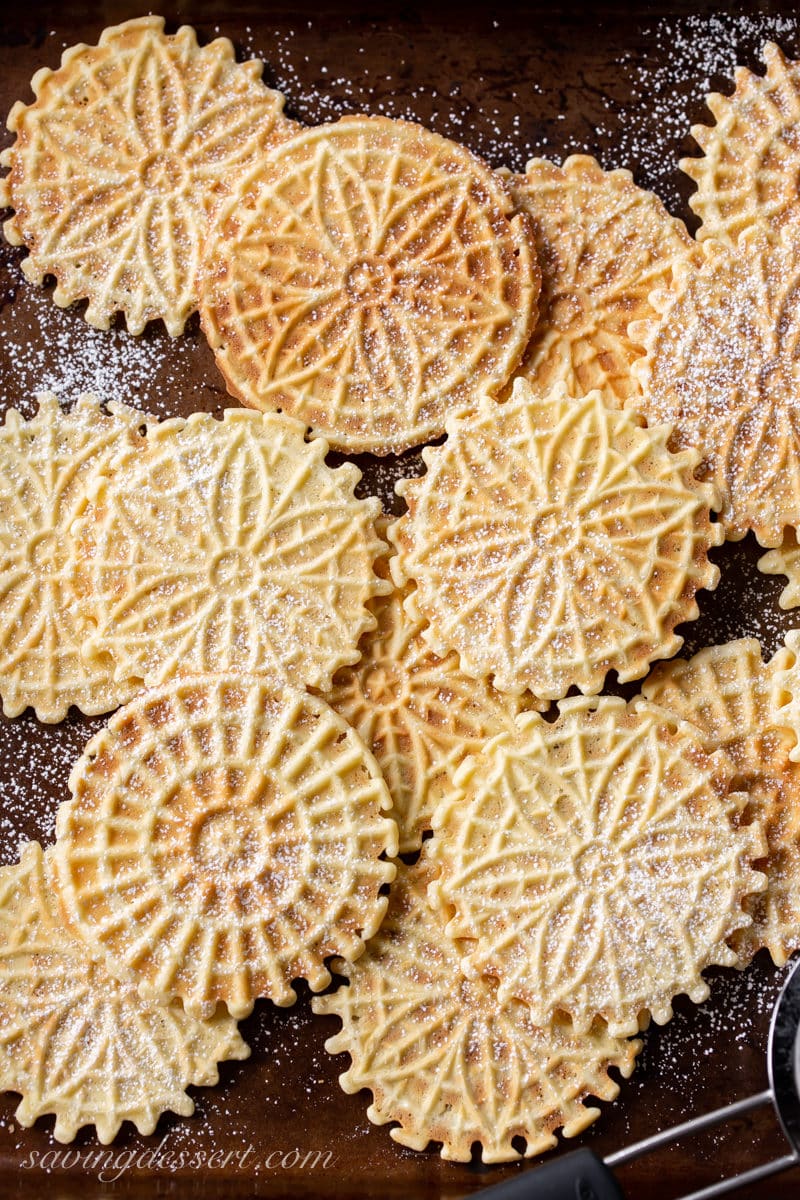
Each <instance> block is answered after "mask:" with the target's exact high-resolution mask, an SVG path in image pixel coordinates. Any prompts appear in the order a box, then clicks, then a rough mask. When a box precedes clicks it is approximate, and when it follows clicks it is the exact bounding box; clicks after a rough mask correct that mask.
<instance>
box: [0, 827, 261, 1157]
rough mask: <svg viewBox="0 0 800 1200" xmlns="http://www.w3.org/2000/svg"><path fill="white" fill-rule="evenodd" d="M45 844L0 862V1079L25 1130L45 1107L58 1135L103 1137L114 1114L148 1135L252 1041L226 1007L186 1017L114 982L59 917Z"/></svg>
mask: <svg viewBox="0 0 800 1200" xmlns="http://www.w3.org/2000/svg"><path fill="white" fill-rule="evenodd" d="M50 855H51V851H47V853H46V854H43V853H42V849H41V847H40V846H39V845H38V844H37V843H36V842H29V843H28V844H27V845H26V846H25V847H24V848H23V849H22V852H21V855H20V861H19V862H18V863H16V864H15V865H14V866H10V867H3V868H0V1089H2V1090H3V1091H10V1092H19V1093H20V1095H21V1096H22V1099H21V1101H20V1103H19V1106H18V1108H17V1110H16V1113H15V1114H14V1115H15V1119H16V1120H17V1121H18V1122H19V1124H20V1125H21V1126H22V1127H23V1128H28V1127H29V1126H31V1125H32V1124H33V1123H34V1121H35V1120H36V1119H37V1118H38V1117H42V1116H46V1115H48V1114H54V1115H55V1118H56V1122H55V1138H56V1140H57V1141H59V1142H71V1141H72V1139H73V1138H74V1137H75V1135H76V1134H77V1132H78V1130H80V1129H81V1128H82V1127H83V1126H86V1125H93V1126H94V1127H95V1129H96V1131H97V1137H98V1139H99V1140H100V1141H101V1142H103V1143H104V1144H105V1143H108V1142H110V1141H112V1139H113V1138H114V1137H115V1136H116V1134H117V1133H118V1131H119V1128H120V1126H121V1125H122V1122H123V1121H132V1122H133V1124H134V1125H135V1126H136V1128H137V1129H138V1131H139V1132H140V1133H144V1134H148V1133H152V1132H153V1131H154V1129H155V1127H156V1122H157V1121H158V1118H159V1116H160V1114H161V1113H163V1112H167V1111H170V1112H175V1113H180V1114H181V1115H182V1116H189V1115H191V1113H192V1112H193V1111H194V1102H193V1101H192V1099H191V1097H190V1096H189V1095H188V1094H187V1091H186V1089H187V1087H188V1086H189V1085H190V1084H191V1085H195V1086H197V1085H209V1084H214V1083H217V1081H218V1078H219V1074H218V1063H220V1062H223V1061H225V1060H227V1059H242V1058H247V1057H248V1055H249V1053H250V1051H249V1049H248V1047H247V1045H246V1044H245V1043H244V1042H243V1041H242V1038H241V1037H240V1036H239V1033H238V1032H237V1029H236V1023H235V1022H234V1021H233V1020H232V1019H231V1018H230V1017H228V1016H223V1015H222V1014H218V1015H215V1016H214V1017H212V1019H211V1020H209V1021H197V1020H195V1019H194V1018H193V1017H190V1016H188V1015H187V1014H186V1013H185V1012H184V1010H183V1008H182V1007H181V1005H180V1004H171V1005H169V1006H166V1007H165V1006H162V1005H160V1004H156V1003H154V1002H153V1001H147V1000H143V999H142V998H141V997H140V996H139V994H138V992H137V991H136V989H135V988H134V987H131V986H130V985H129V984H124V983H120V982H118V981H117V980H116V979H114V978H113V977H112V976H111V975H109V973H108V971H107V970H106V969H105V967H104V966H103V965H102V963H101V962H100V961H99V960H98V957H97V955H96V954H95V953H94V952H92V951H91V950H90V948H89V947H87V946H86V945H85V944H84V943H83V942H82V941H81V940H80V939H79V938H77V937H76V936H75V935H74V934H73V933H72V932H71V931H70V929H69V928H68V926H67V925H66V924H65V923H64V919H63V915H62V913H61V912H60V911H59V904H58V896H57V894H56V892H55V891H54V889H53V873H52V864H51V862H50Z"/></svg>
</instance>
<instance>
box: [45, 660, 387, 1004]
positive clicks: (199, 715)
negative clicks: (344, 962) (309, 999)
mask: <svg viewBox="0 0 800 1200" xmlns="http://www.w3.org/2000/svg"><path fill="white" fill-rule="evenodd" d="M70 789H71V791H72V797H73V798H72V800H71V801H67V802H66V803H65V804H63V805H62V806H61V808H60V809H59V812H58V820H57V826H56V829H57V841H56V846H55V856H56V863H57V866H58V871H59V883H60V891H61V895H62V898H63V903H64V906H65V911H66V913H67V916H68V919H69V920H70V921H71V922H72V924H73V925H74V926H75V928H76V929H77V930H78V931H79V932H80V933H81V935H82V936H83V937H84V938H85V939H86V940H87V942H89V943H90V944H91V945H93V946H94V945H97V946H98V947H99V948H100V949H101V950H102V951H103V952H104V953H105V955H106V958H107V961H108V964H109V967H110V969H111V971H112V972H113V973H114V974H115V975H117V976H119V977H120V978H122V979H126V980H127V979H136V980H138V982H139V989H140V991H141V993H142V995H144V996H146V997H148V998H151V999H156V1000H159V1001H161V1002H162V1003H166V1002H169V1001H170V1000H173V999H181V1000H182V1001H183V1003H184V1007H185V1008H186V1010H187V1012H189V1013H190V1014H191V1015H193V1016H196V1017H207V1016H210V1015H211V1014H212V1013H213V1012H214V1010H215V1006H216V1005H217V1003H220V1002H221V1003H223V1004H225V1005H226V1006H227V1008H228V1011H229V1012H230V1014H231V1015H232V1016H234V1017H237V1018H238V1017H243V1016H246V1015H247V1014H248V1013H249V1012H250V1011H251V1010H252V1008H253V1002H254V1000H255V999H256V998H257V997H259V996H267V997H269V998H270V999H271V1000H273V1001H274V1002H275V1003H276V1004H280V1005H289V1004H293V1003H294V1001H295V999H296V996H295V992H294V989H293V988H292V986H291V984H292V980H295V979H300V978H302V979H306V980H308V983H309V986H310V987H311V989H312V991H320V990H321V989H322V988H324V987H326V986H327V984H328V983H329V982H330V974H329V972H328V970H327V969H326V967H325V961H324V960H325V958H326V957H327V956H329V955H332V954H340V955H342V956H343V957H344V958H346V959H348V960H349V959H352V958H355V957H357V955H358V954H360V953H361V951H362V949H363V946H364V939H365V938H367V937H370V936H371V935H372V934H373V933H374V932H375V930H376V929H377V928H378V926H379V924H380V922H381V918H382V916H383V913H384V911H385V909H386V898H385V897H384V896H381V895H379V892H380V889H381V887H382V886H383V884H384V883H387V882H389V881H391V879H393V877H394V871H395V869H394V866H392V865H391V864H390V863H388V862H385V861H383V860H382V858H381V855H383V854H386V855H389V856H392V855H394V854H396V853H397V827H396V826H395V824H394V822H393V821H391V820H388V819H387V818H386V817H384V816H382V815H381V810H383V809H388V808H390V807H391V800H390V798H389V794H388V792H387V790H386V786H385V784H384V783H383V780H382V779H381V776H380V772H379V770H378V767H377V765H376V763H375V760H374V759H373V757H372V755H371V754H370V753H369V751H368V750H367V749H366V747H365V746H364V744H363V743H362V742H361V740H360V738H359V737H358V736H357V735H356V734H355V733H354V731H353V730H352V729H350V727H349V726H348V725H347V724H346V723H345V722H344V721H343V720H342V718H341V717H339V716H337V714H336V713H334V712H333V711H332V709H330V708H329V707H328V705H326V704H324V703H323V702H322V701H321V700H318V699H316V698H314V697H311V696H308V695H307V694H306V693H304V692H300V691H298V690H296V689H293V688H289V687H285V686H284V685H282V684H278V683H274V682H273V681H270V680H266V679H242V678H241V677H237V676H225V675H222V676H203V677H198V678H195V679H185V680H176V681H174V682H173V683H172V684H171V685H169V686H165V687H164V688H162V689H159V690H156V691H151V692H146V693H144V694H143V695H141V696H140V697H138V698H137V699H136V700H134V701H133V702H132V703H131V704H129V705H128V706H127V707H126V708H123V709H120V711H119V712H118V713H116V714H115V715H114V717H113V718H112V719H111V721H110V722H109V724H108V727H107V728H106V729H104V730H102V731H101V732H100V733H99V734H97V735H96V736H95V737H94V738H92V740H91V741H90V742H89V743H88V745H87V746H86V749H85V751H84V753H83V757H82V758H81V759H80V760H79V761H78V763H77V764H76V766H75V767H74V769H73V771H72V774H71V776H70Z"/></svg>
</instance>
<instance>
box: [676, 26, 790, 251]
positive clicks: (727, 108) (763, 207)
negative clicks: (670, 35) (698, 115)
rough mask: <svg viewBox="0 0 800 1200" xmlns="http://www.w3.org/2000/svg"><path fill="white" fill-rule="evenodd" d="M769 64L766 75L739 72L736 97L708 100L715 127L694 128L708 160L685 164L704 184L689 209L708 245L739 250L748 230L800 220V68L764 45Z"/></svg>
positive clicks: (739, 69)
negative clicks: (799, 188)
mask: <svg viewBox="0 0 800 1200" xmlns="http://www.w3.org/2000/svg"><path fill="white" fill-rule="evenodd" d="M763 57H764V62H765V64H766V68H767V69H766V74H765V75H757V74H756V73H755V72H753V71H748V70H747V69H746V68H745V67H737V68H736V73H735V79H736V87H735V89H734V91H733V94H732V95H730V96H723V95H721V94H720V93H719V92H713V93H712V94H711V95H710V96H707V97H706V104H707V106H708V108H709V109H710V110H711V113H712V115H713V117H714V124H713V125H711V126H708V125H693V126H692V137H693V138H694V140H695V141H696V142H697V144H698V145H699V147H700V149H701V150H702V151H703V154H702V156H701V157H699V158H682V159H681V162H680V167H681V170H682V171H684V172H685V173H686V174H687V175H688V176H689V177H690V178H691V179H693V180H694V182H695V183H696V184H697V191H696V192H695V193H694V194H693V195H692V196H690V197H689V205H690V207H691V208H692V209H693V210H694V212H696V213H697V215H698V217H699V218H700V221H701V225H700V228H699V230H698V231H697V237H698V239H699V240H701V241H702V240H703V239H704V238H712V237H713V238H718V239H719V240H720V241H723V242H726V243H727V244H728V245H730V246H735V245H736V239H737V238H738V236H739V234H740V233H741V232H742V230H744V229H750V228H752V227H753V226H756V225H762V226H767V227H770V228H772V229H780V228H781V227H782V226H783V225H787V224H788V225H795V224H796V222H797V219H798V216H800V205H798V196H797V176H798V173H800V140H798V136H797V131H798V128H800V63H797V62H792V61H791V60H789V59H787V58H786V57H785V55H784V54H783V53H782V51H781V50H780V48H779V47H778V46H776V45H775V43H774V42H766V43H765V45H764V51H763Z"/></svg>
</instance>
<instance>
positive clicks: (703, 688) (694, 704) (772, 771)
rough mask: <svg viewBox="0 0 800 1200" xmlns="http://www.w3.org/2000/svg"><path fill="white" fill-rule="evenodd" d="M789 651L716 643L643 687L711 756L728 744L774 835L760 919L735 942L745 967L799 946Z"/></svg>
mask: <svg viewBox="0 0 800 1200" xmlns="http://www.w3.org/2000/svg"><path fill="white" fill-rule="evenodd" d="M784 666H785V652H783V653H780V654H778V655H776V657H775V658H774V659H772V660H771V662H769V663H768V664H766V665H765V664H764V663H763V662H762V659H761V647H760V645H759V643H758V642H757V641H756V640H755V639H754V638H743V639H741V640H739V641H735V642H728V643H727V644H726V645H724V646H709V647H707V648H706V649H705V650H701V651H700V653H699V654H695V656H694V657H693V658H691V659H689V661H688V662H684V661H681V660H680V659H676V660H674V661H673V662H669V663H660V664H659V666H658V667H656V669H655V670H654V671H653V672H652V674H651V675H650V676H649V678H648V679H647V680H646V681H645V683H644V685H643V687H642V693H643V694H644V696H645V697H646V698H647V699H648V700H650V701H652V702H653V703H654V704H657V705H659V706H661V707H663V708H665V709H667V710H668V711H669V713H671V714H672V715H673V716H674V717H677V718H678V719H679V720H686V721H689V722H691V724H692V725H693V726H694V728H695V729H696V730H697V731H698V733H699V735H700V741H701V743H702V746H703V749H704V750H707V751H708V752H709V753H711V752H713V751H714V750H716V749H717V748H719V747H721V748H723V749H724V750H726V751H727V753H728V754H729V755H730V757H731V758H732V760H733V763H734V765H735V767H736V773H737V777H738V786H740V787H743V788H745V789H746V790H747V792H748V795H749V804H748V807H747V809H746V810H745V819H746V820H748V821H751V820H754V821H757V822H758V824H759V825H760V827H761V828H762V829H763V830H764V833H765V835H766V839H767V858H766V859H765V861H764V862H761V863H759V864H758V866H759V868H760V869H761V870H762V871H764V873H765V874H766V876H767V889H766V891H764V892H759V893H757V894H755V895H753V896H750V897H748V899H747V900H746V902H745V908H746V910H747V911H748V912H749V913H750V914H751V915H752V917H753V924H752V925H749V926H747V927H746V928H745V929H742V930H739V931H737V933H736V934H735V935H734V939H733V942H732V944H733V946H734V948H735V949H736V951H737V952H738V954H739V957H740V960H741V962H742V964H744V963H746V962H749V960H750V959H751V958H752V957H753V955H754V954H755V953H756V952H757V951H758V950H760V949H761V948H762V946H765V947H766V948H767V949H768V950H769V952H770V954H771V955H772V958H773V961H774V962H775V964H776V966H779V967H781V966H783V965H784V963H786V962H787V960H788V958H789V956H790V955H791V954H792V953H793V952H794V951H795V950H797V949H800V765H798V764H796V763H793V762H791V761H790V758H789V752H790V751H791V749H792V748H793V746H794V738H793V737H792V735H791V734H790V733H789V731H788V730H787V729H785V728H781V727H780V725H779V724H778V716H777V709H776V705H775V697H774V686H775V676H776V673H777V672H779V671H781V670H782V669H783V668H784Z"/></svg>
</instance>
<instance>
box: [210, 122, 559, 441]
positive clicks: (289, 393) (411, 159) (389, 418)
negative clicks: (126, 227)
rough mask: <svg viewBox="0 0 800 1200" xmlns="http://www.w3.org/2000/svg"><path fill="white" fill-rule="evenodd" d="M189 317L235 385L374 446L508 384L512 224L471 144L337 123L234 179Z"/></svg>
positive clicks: (517, 318) (516, 233) (395, 126)
mask: <svg viewBox="0 0 800 1200" xmlns="http://www.w3.org/2000/svg"><path fill="white" fill-rule="evenodd" d="M201 290H202V302H201V319H202V323H203V329H204V331H205V333H206V336H207V338H208V340H209V342H210V344H211V346H212V348H213V350H214V353H215V357H216V360H217V364H218V366H219V368H220V370H221V371H222V373H223V375H224V376H225V380H226V382H227V385H228V390H229V391H230V392H231V394H232V395H234V396H236V397H237V398H238V399H239V400H241V401H243V402H244V403H245V404H248V405H250V406H252V407H254V408H260V409H267V410H271V409H278V408H279V409H281V410H282V411H283V412H287V413H290V414H292V415H294V416H296V417H299V418H300V419H301V420H303V421H305V422H306V423H307V424H308V425H310V426H311V427H312V429H313V430H314V431H315V432H316V433H320V434H322V435H324V437H326V438H327V439H328V440H329V441H330V443H331V445H333V446H337V447H339V448H341V449H344V450H348V451H363V450H369V451H372V452H373V453H376V454H387V453H390V452H397V451H400V450H403V449H405V448H406V447H408V446H415V445H418V444H420V443H421V442H425V441H430V440H432V439H433V438H435V437H438V436H439V435H440V434H441V433H443V431H444V422H445V417H446V416H447V414H448V413H449V412H452V411H458V410H459V409H463V408H466V407H469V406H470V405H471V404H473V403H474V401H475V400H476V399H477V397H478V396H479V395H480V394H481V393H482V392H484V391H490V392H493V391H495V390H496V389H498V388H500V387H501V386H502V385H503V384H504V383H505V382H506V380H507V379H508V378H509V376H510V374H511V372H512V370H513V368H514V366H515V365H516V363H517V362H518V361H519V358H520V356H521V355H522V352H523V350H524V348H525V344H526V342H527V340H528V336H529V334H530V331H531V328H532V326H533V323H534V322H535V319H536V298H537V295H538V291H539V269H538V266H537V264H536V262H535V258H534V257H533V256H532V253H531V250H530V247H529V237H528V230H527V226H526V219H525V218H524V217H522V216H517V217H514V216H513V214H512V206H511V200H510V197H509V195H508V192H507V190H506V188H505V185H504V184H503V182H502V181H501V180H500V179H499V177H498V176H497V175H495V174H494V172H492V171H491V170H489V168H488V167H487V166H486V165H485V164H484V163H482V162H481V161H480V160H479V159H477V158H476V157H475V156H474V155H473V154H471V153H470V151H468V150H466V149H465V148H464V147H462V146H459V145H457V144H456V143H455V142H451V141H449V140H448V139H447V138H443V137H440V136H439V135H438V134H435V133H432V132H431V131H430V130H428V129H424V128H423V127H422V126H420V125H414V124H411V123H410V122H408V121H393V120H389V119H388V118H386V117H367V116H357V117H355V116H354V117H346V118H343V119H342V120H340V121H338V122H336V123H335V124H333V125H322V126H319V127H318V128H316V129H311V130H309V131H308V132H306V133H303V134H300V135H299V136H298V137H296V138H294V139H293V140H292V141H291V142H288V143H286V144H285V145H284V146H282V147H279V148H278V149H277V150H275V151H274V152H273V153H272V154H270V155H269V156H268V157H267V158H264V159H263V160H262V161H261V162H260V163H259V164H258V166H257V167H256V168H255V169H254V170H253V171H252V172H251V173H250V175H249V176H248V177H247V178H246V179H245V180H244V181H243V182H242V184H241V186H240V188H239V191H238V193H237V194H236V196H235V198H234V200H233V201H232V202H231V203H230V204H229V205H228V206H227V208H226V210H225V213H224V214H223V217H222V218H221V220H220V222H219V225H218V227H217V228H216V229H215V232H214V237H213V240H212V242H211V243H210V245H209V250H208V261H207V264H206V266H205V268H204V271H203V277H202V283H201Z"/></svg>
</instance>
